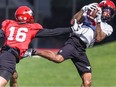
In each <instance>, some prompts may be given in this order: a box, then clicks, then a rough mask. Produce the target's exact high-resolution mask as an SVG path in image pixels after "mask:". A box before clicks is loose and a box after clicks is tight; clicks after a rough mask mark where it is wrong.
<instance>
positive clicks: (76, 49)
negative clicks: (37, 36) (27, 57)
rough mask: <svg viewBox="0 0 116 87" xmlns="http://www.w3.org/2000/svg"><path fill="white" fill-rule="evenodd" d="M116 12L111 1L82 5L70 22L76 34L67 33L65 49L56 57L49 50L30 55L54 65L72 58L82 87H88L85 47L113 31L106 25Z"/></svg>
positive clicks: (88, 69)
mask: <svg viewBox="0 0 116 87" xmlns="http://www.w3.org/2000/svg"><path fill="white" fill-rule="evenodd" d="M115 11H116V7H115V4H114V3H113V2H112V1H110V0H104V1H102V2H100V3H99V4H98V3H92V4H89V5H86V6H84V7H83V8H82V9H81V10H80V11H79V12H78V13H76V14H75V15H74V17H73V18H72V20H71V23H72V24H74V27H73V28H74V30H75V29H77V30H78V31H77V30H76V31H74V32H72V33H71V34H70V37H69V39H68V40H67V41H66V43H65V46H63V47H62V48H61V49H60V50H59V52H58V53H57V54H55V53H54V52H52V51H50V50H45V51H42V50H37V49H35V50H33V51H31V52H32V55H39V56H42V57H44V58H46V59H48V60H51V61H53V62H56V63H61V62H63V61H65V60H67V59H71V60H72V62H73V63H74V65H75V67H76V68H77V70H78V72H79V75H80V77H81V79H82V85H81V87H90V86H91V83H92V72H91V66H90V63H89V60H88V57H87V55H86V48H89V47H92V46H93V44H94V43H95V42H100V41H102V40H103V39H105V38H106V37H107V36H110V35H111V34H112V32H113V28H112V26H111V25H109V24H108V23H107V22H108V21H110V20H111V18H113V16H114V14H115Z"/></svg>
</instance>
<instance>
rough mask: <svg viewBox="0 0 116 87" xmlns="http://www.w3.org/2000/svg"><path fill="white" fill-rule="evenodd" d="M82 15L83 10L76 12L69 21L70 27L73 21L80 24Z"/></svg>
mask: <svg viewBox="0 0 116 87" xmlns="http://www.w3.org/2000/svg"><path fill="white" fill-rule="evenodd" d="M83 13H84V11H83V10H80V11H79V12H77V13H76V14H75V15H74V16H73V17H72V19H71V25H73V23H74V19H77V21H78V23H81V22H82V21H83V20H84V17H83Z"/></svg>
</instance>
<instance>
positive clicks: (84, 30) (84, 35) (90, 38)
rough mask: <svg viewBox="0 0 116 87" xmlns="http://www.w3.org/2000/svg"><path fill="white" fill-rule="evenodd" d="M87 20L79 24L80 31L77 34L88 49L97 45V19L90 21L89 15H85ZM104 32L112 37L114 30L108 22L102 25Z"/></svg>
mask: <svg viewBox="0 0 116 87" xmlns="http://www.w3.org/2000/svg"><path fill="white" fill-rule="evenodd" d="M84 17H85V20H84V22H83V23H81V24H79V30H78V31H77V32H75V34H76V35H77V36H78V37H79V38H80V39H81V40H82V41H83V42H84V43H85V44H86V47H87V48H88V47H92V46H93V44H94V43H95V36H96V32H95V31H96V19H94V20H88V18H87V15H86V14H85V13H84ZM100 26H101V29H102V31H103V32H104V33H105V34H106V35H107V36H110V35H111V34H112V32H113V28H112V26H111V25H109V24H108V23H106V22H101V23H100Z"/></svg>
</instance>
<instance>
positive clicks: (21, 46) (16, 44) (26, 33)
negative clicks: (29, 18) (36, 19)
mask: <svg viewBox="0 0 116 87" xmlns="http://www.w3.org/2000/svg"><path fill="white" fill-rule="evenodd" d="M41 29H43V27H42V26H41V25H40V24H38V23H31V24H30V23H24V24H19V23H18V22H16V21H13V20H5V21H3V22H2V30H3V31H4V33H5V37H6V39H5V43H4V45H8V46H10V47H12V48H16V49H18V50H19V51H20V58H21V57H22V56H23V55H24V53H25V51H26V50H27V49H28V46H29V44H30V42H31V40H32V39H33V38H34V37H35V35H36V33H37V32H38V31H39V30H41Z"/></svg>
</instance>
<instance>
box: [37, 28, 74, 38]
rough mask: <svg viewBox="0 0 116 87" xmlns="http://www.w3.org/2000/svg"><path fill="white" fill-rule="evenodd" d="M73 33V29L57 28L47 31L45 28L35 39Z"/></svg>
mask: <svg viewBox="0 0 116 87" xmlns="http://www.w3.org/2000/svg"><path fill="white" fill-rule="evenodd" d="M70 32H72V29H71V28H70V27H69V28H55V29H47V28H44V29H42V30H40V31H38V33H37V34H36V36H35V37H49V36H58V35H63V34H69V33H70Z"/></svg>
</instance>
